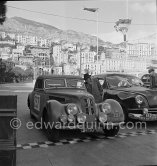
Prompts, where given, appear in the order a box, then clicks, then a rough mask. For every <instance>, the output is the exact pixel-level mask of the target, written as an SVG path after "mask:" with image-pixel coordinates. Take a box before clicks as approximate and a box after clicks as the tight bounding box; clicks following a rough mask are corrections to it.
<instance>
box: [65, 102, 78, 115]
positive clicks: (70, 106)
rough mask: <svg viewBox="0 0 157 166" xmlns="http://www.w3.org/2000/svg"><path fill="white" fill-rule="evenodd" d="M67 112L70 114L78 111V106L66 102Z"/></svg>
mask: <svg viewBox="0 0 157 166" xmlns="http://www.w3.org/2000/svg"><path fill="white" fill-rule="evenodd" d="M67 112H68V114H69V115H70V114H71V115H76V114H77V113H78V107H77V106H76V104H68V106H67Z"/></svg>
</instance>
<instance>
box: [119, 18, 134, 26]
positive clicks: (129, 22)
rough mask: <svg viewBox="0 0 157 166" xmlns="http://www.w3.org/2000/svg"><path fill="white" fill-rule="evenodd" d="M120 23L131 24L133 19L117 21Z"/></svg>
mask: <svg viewBox="0 0 157 166" xmlns="http://www.w3.org/2000/svg"><path fill="white" fill-rule="evenodd" d="M119 24H131V19H119V21H117V22H116V25H119Z"/></svg>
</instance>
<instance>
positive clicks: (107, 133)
mask: <svg viewBox="0 0 157 166" xmlns="http://www.w3.org/2000/svg"><path fill="white" fill-rule="evenodd" d="M103 131H104V135H105V136H106V137H114V136H116V135H117V134H118V132H119V126H114V127H112V128H111V129H107V128H104V129H103Z"/></svg>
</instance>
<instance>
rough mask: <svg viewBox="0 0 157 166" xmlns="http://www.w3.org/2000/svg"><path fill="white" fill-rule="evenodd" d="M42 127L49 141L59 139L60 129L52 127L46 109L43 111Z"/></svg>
mask: <svg viewBox="0 0 157 166" xmlns="http://www.w3.org/2000/svg"><path fill="white" fill-rule="evenodd" d="M43 119H44V122H43V123H44V124H43V125H44V126H43V127H44V129H45V131H46V135H47V137H48V140H49V141H58V140H59V139H60V132H61V131H60V130H59V129H54V128H53V126H51V125H52V123H51V122H50V120H49V117H48V115H47V113H46V111H45V112H44V117H43Z"/></svg>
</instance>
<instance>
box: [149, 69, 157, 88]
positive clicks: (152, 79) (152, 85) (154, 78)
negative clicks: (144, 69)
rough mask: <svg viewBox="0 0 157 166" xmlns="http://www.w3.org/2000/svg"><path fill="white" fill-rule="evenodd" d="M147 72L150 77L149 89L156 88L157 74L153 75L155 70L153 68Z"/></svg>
mask: <svg viewBox="0 0 157 166" xmlns="http://www.w3.org/2000/svg"><path fill="white" fill-rule="evenodd" d="M148 72H149V75H150V88H151V89H153V88H157V74H156V73H155V70H154V69H153V68H150V69H149V70H148Z"/></svg>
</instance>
